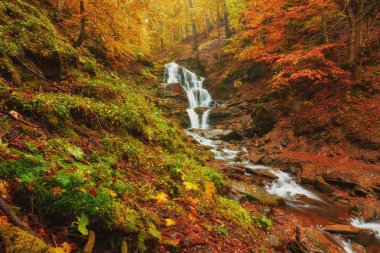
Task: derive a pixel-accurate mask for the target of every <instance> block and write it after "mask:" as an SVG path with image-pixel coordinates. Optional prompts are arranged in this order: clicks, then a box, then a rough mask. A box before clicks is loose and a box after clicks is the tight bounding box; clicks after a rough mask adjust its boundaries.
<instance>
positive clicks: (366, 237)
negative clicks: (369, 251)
mask: <svg viewBox="0 0 380 253" xmlns="http://www.w3.org/2000/svg"><path fill="white" fill-rule="evenodd" d="M323 230H325V231H327V232H330V233H337V234H341V235H342V236H343V237H344V238H347V239H349V240H352V241H354V242H357V243H359V244H361V245H364V246H366V245H368V243H369V242H370V241H371V240H372V239H373V238H374V237H375V233H374V232H372V231H370V230H367V229H362V228H358V227H355V226H352V225H342V224H334V225H327V226H325V227H324V228H323Z"/></svg>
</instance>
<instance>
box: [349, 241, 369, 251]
mask: <svg viewBox="0 0 380 253" xmlns="http://www.w3.org/2000/svg"><path fill="white" fill-rule="evenodd" d="M351 249H352V250H353V251H354V252H355V253H366V252H367V250H366V249H365V248H364V247H363V246H362V245H360V244H357V243H351Z"/></svg>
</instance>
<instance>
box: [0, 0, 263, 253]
mask: <svg viewBox="0 0 380 253" xmlns="http://www.w3.org/2000/svg"><path fill="white" fill-rule="evenodd" d="M54 15H55V13H54V12H52V9H51V7H50V6H49V5H43V4H41V3H39V2H38V1H26V0H25V1H24V0H16V1H3V2H1V3H0V19H1V20H0V31H1V34H2V36H1V40H0V44H1V45H2V46H1V70H0V73H1V78H0V87H1V89H0V97H1V99H0V101H1V103H0V106H1V112H0V113H1V114H0V115H1V117H0V122H1V123H0V126H1V131H0V132H1V136H0V137H1V142H0V167H1V170H0V178H1V181H0V182H1V184H0V185H1V187H0V190H1V206H2V208H3V209H2V211H1V219H0V220H1V225H0V235H1V238H2V240H1V243H0V247H1V248H2V250H4V249H5V250H6V252H45V251H46V252H71V251H75V250H78V249H82V248H83V247H84V246H85V244H86V242H87V241H89V242H91V238H92V235H93V233H94V234H95V237H96V242H95V247H94V249H93V250H92V249H89V247H91V243H89V242H87V244H86V245H87V246H86V247H87V251H84V252H91V251H93V252H105V251H106V250H111V251H114V252H117V251H118V250H119V249H120V247H122V248H123V247H124V251H123V252H127V249H126V248H128V249H129V250H130V251H132V252H134V251H136V250H137V251H139V252H143V251H147V250H148V251H153V250H155V251H157V250H158V251H162V250H164V249H176V248H181V249H183V250H184V251H187V252H193V251H195V250H196V249H198V248H205V247H207V248H214V249H221V248H225V249H228V248H231V247H233V248H235V249H236V250H238V249H245V248H247V247H248V248H251V247H256V246H254V244H253V241H254V240H255V239H254V237H253V236H254V235H257V234H258V233H259V234H260V233H261V232H260V231H259V230H258V229H257V228H255V227H254V225H253V224H252V222H251V219H252V218H251V216H250V215H249V214H248V212H247V211H246V210H244V209H243V208H242V207H241V206H239V204H238V203H236V202H235V201H232V200H230V199H228V198H227V197H225V196H223V194H222V193H223V192H224V191H225V187H226V184H225V181H224V179H223V176H222V175H221V174H220V173H219V172H217V171H216V170H214V169H212V168H207V167H204V166H203V165H202V164H203V161H204V159H207V158H205V157H203V156H201V155H200V154H199V153H197V151H196V150H195V149H194V144H193V143H192V142H191V141H190V139H189V137H187V136H186V135H185V134H184V133H183V132H182V131H181V129H180V128H179V126H178V125H177V124H176V123H175V122H174V121H173V120H168V119H166V118H165V117H164V116H163V115H162V113H161V112H160V110H159V109H158V108H157V107H156V106H155V105H154V104H153V103H152V102H151V101H152V100H154V98H152V95H151V93H150V91H149V90H154V89H155V88H154V87H157V85H158V84H159V82H160V81H158V80H157V78H156V77H155V76H154V74H152V73H156V69H154V68H153V67H152V66H151V65H150V67H147V66H144V65H141V64H139V63H137V62H132V63H130V64H132V65H130V66H132V68H133V69H134V70H132V71H128V73H123V71H118V72H119V73H118V72H117V71H116V70H112V69H111V68H109V67H105V66H104V65H103V64H101V63H99V60H98V59H96V58H95V57H94V56H93V54H91V53H90V52H89V51H88V50H87V49H85V48H80V49H79V48H74V47H73V46H72V44H71V43H70V41H69V39H68V38H66V37H65V34H62V33H61V30H62V29H61V27H60V25H59V22H57V21H56V19H55V18H54ZM130 69H131V68H130ZM158 69H161V66H158ZM158 72H160V71H158ZM9 208H10V209H9ZM17 227H19V228H17ZM20 228H21V229H20ZM89 231H92V232H89ZM88 234H89V235H90V237H88ZM88 238H90V239H88ZM31 240H33V242H31ZM53 247H54V248H53Z"/></svg>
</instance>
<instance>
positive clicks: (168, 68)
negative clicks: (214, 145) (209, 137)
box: [164, 62, 212, 129]
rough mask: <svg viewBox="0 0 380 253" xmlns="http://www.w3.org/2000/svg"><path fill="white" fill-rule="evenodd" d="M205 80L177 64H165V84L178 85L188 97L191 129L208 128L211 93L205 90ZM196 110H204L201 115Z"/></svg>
mask: <svg viewBox="0 0 380 253" xmlns="http://www.w3.org/2000/svg"><path fill="white" fill-rule="evenodd" d="M203 81H204V78H202V77H198V76H197V75H196V74H194V73H193V72H191V71H189V70H187V69H186V68H184V67H181V66H180V65H178V64H177V63H174V62H172V63H167V64H165V76H164V84H170V83H178V84H179V85H181V87H182V88H183V90H184V91H185V93H186V95H187V99H188V101H189V108H188V109H187V113H188V115H189V118H190V124H191V128H195V129H197V128H202V129H207V128H208V126H209V125H208V119H209V115H210V111H211V102H212V99H211V96H210V93H209V92H208V91H207V90H206V89H204V88H203ZM196 108H203V110H201V111H202V112H201V114H202V115H199V114H198V112H197V111H196Z"/></svg>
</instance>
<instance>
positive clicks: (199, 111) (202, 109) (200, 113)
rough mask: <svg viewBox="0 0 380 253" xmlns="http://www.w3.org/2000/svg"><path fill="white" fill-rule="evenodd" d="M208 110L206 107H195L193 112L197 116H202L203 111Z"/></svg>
mask: <svg viewBox="0 0 380 253" xmlns="http://www.w3.org/2000/svg"><path fill="white" fill-rule="evenodd" d="M207 110H209V108H208V107H197V108H195V109H194V111H195V112H196V113H197V114H198V115H202V114H203V113H204V112H205V111H207Z"/></svg>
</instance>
